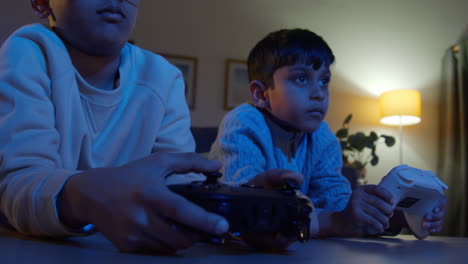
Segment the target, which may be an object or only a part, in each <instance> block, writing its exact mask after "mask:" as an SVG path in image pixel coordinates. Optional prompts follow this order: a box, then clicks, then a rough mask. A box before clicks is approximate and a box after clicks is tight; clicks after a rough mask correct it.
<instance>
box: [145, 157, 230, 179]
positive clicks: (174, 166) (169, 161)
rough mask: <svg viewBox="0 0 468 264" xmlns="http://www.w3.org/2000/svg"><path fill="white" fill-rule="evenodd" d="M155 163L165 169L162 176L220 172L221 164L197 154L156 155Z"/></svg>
mask: <svg viewBox="0 0 468 264" xmlns="http://www.w3.org/2000/svg"><path fill="white" fill-rule="evenodd" d="M154 159H155V161H156V162H158V163H159V165H160V167H162V168H165V173H164V175H162V176H164V177H165V176H167V175H169V174H173V173H188V172H210V171H218V170H219V169H220V168H221V162H219V161H217V160H208V159H205V158H202V157H201V156H200V155H198V154H197V153H161V154H159V155H158V154H155V157H154Z"/></svg>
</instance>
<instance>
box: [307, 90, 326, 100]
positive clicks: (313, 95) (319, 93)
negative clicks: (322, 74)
mask: <svg viewBox="0 0 468 264" xmlns="http://www.w3.org/2000/svg"><path fill="white" fill-rule="evenodd" d="M325 95H326V94H325V91H323V90H322V88H321V87H315V88H312V89H311V91H310V96H309V98H310V100H313V101H323V99H325Z"/></svg>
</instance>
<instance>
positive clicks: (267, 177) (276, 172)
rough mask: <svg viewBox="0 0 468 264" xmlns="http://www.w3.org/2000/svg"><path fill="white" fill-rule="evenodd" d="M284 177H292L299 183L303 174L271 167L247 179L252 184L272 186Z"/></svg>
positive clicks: (302, 178)
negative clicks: (249, 179)
mask: <svg viewBox="0 0 468 264" xmlns="http://www.w3.org/2000/svg"><path fill="white" fill-rule="evenodd" d="M284 179H292V180H294V181H295V182H297V183H298V184H299V185H301V184H302V182H303V181H304V176H303V175H302V174H301V173H297V172H294V171H290V170H285V169H271V170H267V171H264V172H262V173H260V174H258V175H257V176H256V177H255V178H254V179H252V180H251V181H249V182H250V183H252V184H256V183H257V184H258V183H260V185H267V186H274V185H278V184H283V182H284Z"/></svg>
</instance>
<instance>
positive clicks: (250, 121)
mask: <svg viewBox="0 0 468 264" xmlns="http://www.w3.org/2000/svg"><path fill="white" fill-rule="evenodd" d="M246 108H247V109H246ZM249 108H250V106H247V105H242V106H241V107H240V108H236V109H234V110H233V111H231V112H229V113H228V114H227V115H226V116H225V117H224V119H223V121H222V122H221V125H220V126H219V131H218V137H217V139H216V141H215V142H214V143H213V146H212V147H211V151H210V154H209V158H211V159H217V160H219V161H221V162H222V163H223V168H222V173H223V180H224V181H226V182H228V183H236V184H243V183H246V182H248V181H250V180H252V179H253V178H254V177H255V176H256V175H258V174H260V173H262V172H264V171H265V170H267V169H268V168H267V164H266V161H267V157H266V156H267V155H272V151H273V150H272V146H271V136H270V132H269V130H268V128H267V126H266V124H265V121H264V120H262V118H263V117H262V116H256V115H255V112H252V111H256V110H254V109H249ZM241 109H243V110H241ZM259 115H260V114H259ZM268 141H270V144H268Z"/></svg>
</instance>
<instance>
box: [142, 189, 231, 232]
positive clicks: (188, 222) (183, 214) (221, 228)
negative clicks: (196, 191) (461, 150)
mask: <svg viewBox="0 0 468 264" xmlns="http://www.w3.org/2000/svg"><path fill="white" fill-rule="evenodd" d="M141 202H143V203H146V204H148V205H149V206H151V207H152V208H153V210H155V211H156V212H158V213H159V214H161V215H163V216H164V217H166V218H168V219H170V220H172V221H174V222H176V223H179V224H182V225H185V226H188V227H191V228H194V229H195V230H199V231H202V232H206V233H209V234H212V235H223V234H225V233H227V232H228V230H229V223H228V222H227V221H226V219H224V218H223V217H221V216H219V215H216V214H214V213H210V212H207V211H206V210H205V209H203V208H201V207H199V206H197V205H196V204H194V203H192V202H190V201H188V200H187V199H185V198H184V197H182V196H180V195H178V194H176V193H173V192H171V191H170V190H169V189H167V188H160V189H159V190H158V192H152V193H148V192H146V194H142V195H141Z"/></svg>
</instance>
